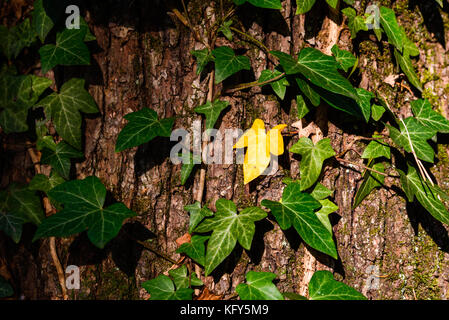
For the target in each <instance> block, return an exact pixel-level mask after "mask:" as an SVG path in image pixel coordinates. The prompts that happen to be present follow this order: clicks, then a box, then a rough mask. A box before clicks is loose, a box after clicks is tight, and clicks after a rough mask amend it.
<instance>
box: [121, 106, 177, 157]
mask: <svg viewBox="0 0 449 320" xmlns="http://www.w3.org/2000/svg"><path fill="white" fill-rule="evenodd" d="M124 118H125V119H126V120H128V121H129V122H128V124H127V125H126V126H125V127H124V128H123V130H122V131H120V133H119V135H118V137H117V142H116V145H115V152H120V151H123V150H125V149H128V148H133V147H137V146H139V145H141V144H143V143H147V142H149V141H151V140H153V139H154V138H156V137H170V134H171V130H172V127H173V122H174V119H173V118H166V119H158V117H157V113H156V111H154V110H152V109H150V108H143V109H142V110H139V111H136V112H132V113H128V114H127V115H126V116H125V117H124Z"/></svg>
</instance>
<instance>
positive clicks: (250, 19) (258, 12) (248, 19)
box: [236, 3, 290, 41]
mask: <svg viewBox="0 0 449 320" xmlns="http://www.w3.org/2000/svg"><path fill="white" fill-rule="evenodd" d="M236 15H237V18H238V20H239V22H241V23H242V24H243V26H244V27H245V30H248V29H250V28H251V27H252V25H253V24H254V23H256V24H257V25H259V26H261V27H262V30H263V34H269V33H271V32H275V33H278V34H280V35H283V36H288V35H289V34H290V28H289V26H288V25H287V23H286V21H285V19H284V17H283V16H282V14H281V12H280V11H279V10H267V9H263V8H258V7H255V6H253V5H251V4H249V3H245V4H244V5H241V6H238V8H237V11H236ZM237 28H238V27H237ZM239 37H240V36H239ZM243 40H245V41H246V40H248V39H243Z"/></svg>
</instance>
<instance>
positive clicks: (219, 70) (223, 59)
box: [212, 47, 251, 84]
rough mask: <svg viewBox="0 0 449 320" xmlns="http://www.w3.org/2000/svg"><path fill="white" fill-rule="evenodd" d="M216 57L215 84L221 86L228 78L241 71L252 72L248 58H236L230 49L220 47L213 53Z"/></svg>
mask: <svg viewBox="0 0 449 320" xmlns="http://www.w3.org/2000/svg"><path fill="white" fill-rule="evenodd" d="M212 53H213V55H214V56H215V83H216V84H219V83H220V82H222V81H223V80H225V79H226V78H228V77H230V76H232V75H233V74H234V73H237V72H239V71H241V70H250V69H251V63H250V60H249V58H248V57H245V56H236V55H235V53H234V50H232V49H231V48H229V47H219V48H217V49H215V50H213V51H212Z"/></svg>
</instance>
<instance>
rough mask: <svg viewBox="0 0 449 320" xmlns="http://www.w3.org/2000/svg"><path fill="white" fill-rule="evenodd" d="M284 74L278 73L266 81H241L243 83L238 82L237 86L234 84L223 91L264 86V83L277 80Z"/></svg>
mask: <svg viewBox="0 0 449 320" xmlns="http://www.w3.org/2000/svg"><path fill="white" fill-rule="evenodd" d="M284 76H285V72H283V73H281V74H280V75H278V76H276V77H274V78H272V79H269V80H266V81H262V82H259V81H253V82H248V83H243V84H240V85H238V86H235V87H233V88H230V89H228V90H226V91H225V93H234V92H237V91H241V90H244V89H248V88H252V87H258V86H264V85H266V84H269V83H272V82H275V81H278V80H280V79H282V78H283V77H284Z"/></svg>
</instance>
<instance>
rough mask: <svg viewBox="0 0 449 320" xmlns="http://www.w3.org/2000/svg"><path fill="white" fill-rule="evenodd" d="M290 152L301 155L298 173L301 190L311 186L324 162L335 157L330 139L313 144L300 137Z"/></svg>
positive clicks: (307, 139)
mask: <svg viewBox="0 0 449 320" xmlns="http://www.w3.org/2000/svg"><path fill="white" fill-rule="evenodd" d="M290 152H293V153H297V154H300V155H301V164H300V169H299V170H300V173H301V188H302V189H301V190H306V189H308V188H310V187H311V186H313V184H314V183H315V182H316V181H317V180H318V177H319V176H320V173H321V169H322V167H323V163H324V160H326V159H329V158H331V157H333V156H335V151H334V150H333V149H332V146H331V143H330V139H329V138H325V139H322V140H320V141H318V142H317V144H316V145H314V144H313V142H312V140H310V139H309V138H307V137H302V138H301V139H299V141H298V142H297V143H295V144H294V145H293V146H292V147H291V148H290Z"/></svg>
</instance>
